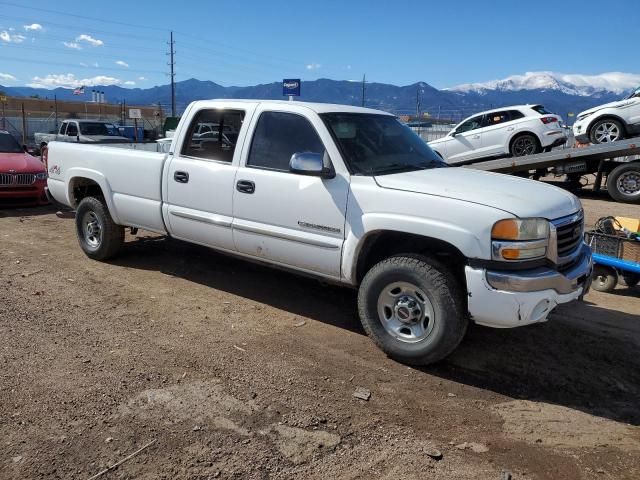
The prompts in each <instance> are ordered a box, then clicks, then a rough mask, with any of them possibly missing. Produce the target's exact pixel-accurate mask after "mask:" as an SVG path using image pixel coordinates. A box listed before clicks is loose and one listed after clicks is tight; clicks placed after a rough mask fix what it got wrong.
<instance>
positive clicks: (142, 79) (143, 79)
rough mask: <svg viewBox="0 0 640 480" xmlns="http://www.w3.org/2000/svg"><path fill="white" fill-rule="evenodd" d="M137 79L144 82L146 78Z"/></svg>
mask: <svg viewBox="0 0 640 480" xmlns="http://www.w3.org/2000/svg"><path fill="white" fill-rule="evenodd" d="M138 80H140V81H141V82H144V81H145V80H146V78H144V77H138Z"/></svg>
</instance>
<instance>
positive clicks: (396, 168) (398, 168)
mask: <svg viewBox="0 0 640 480" xmlns="http://www.w3.org/2000/svg"><path fill="white" fill-rule="evenodd" d="M441 163H442V162H439V161H437V160H432V161H430V162H429V163H426V164H423V165H407V164H406V163H402V164H400V163H393V164H390V165H385V167H384V168H381V169H377V170H375V171H373V175H383V174H386V173H401V172H411V171H418V170H429V169H431V168H438V167H441V166H444V165H442V164H441Z"/></svg>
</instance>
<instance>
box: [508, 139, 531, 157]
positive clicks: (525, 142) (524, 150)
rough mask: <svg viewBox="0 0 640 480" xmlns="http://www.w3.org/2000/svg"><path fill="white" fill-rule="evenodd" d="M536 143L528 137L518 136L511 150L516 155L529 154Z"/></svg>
mask: <svg viewBox="0 0 640 480" xmlns="http://www.w3.org/2000/svg"><path fill="white" fill-rule="evenodd" d="M535 148H536V145H535V143H534V142H533V140H531V139H530V138H529V137H523V138H518V139H517V140H516V143H515V144H514V145H513V151H514V153H515V156H516V157H522V156H524V155H531V154H532V153H533V152H535Z"/></svg>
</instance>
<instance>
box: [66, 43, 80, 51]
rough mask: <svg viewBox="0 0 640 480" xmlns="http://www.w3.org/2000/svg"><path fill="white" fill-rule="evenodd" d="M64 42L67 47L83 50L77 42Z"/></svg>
mask: <svg viewBox="0 0 640 480" xmlns="http://www.w3.org/2000/svg"><path fill="white" fill-rule="evenodd" d="M62 44H63V45H64V46H65V47H67V48H71V49H72V50H82V47H81V46H80V44H79V43H76V42H62Z"/></svg>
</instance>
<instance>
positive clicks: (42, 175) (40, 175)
mask: <svg viewBox="0 0 640 480" xmlns="http://www.w3.org/2000/svg"><path fill="white" fill-rule="evenodd" d="M47 178H49V175H48V174H47V172H40V173H36V180H46V179H47Z"/></svg>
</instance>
